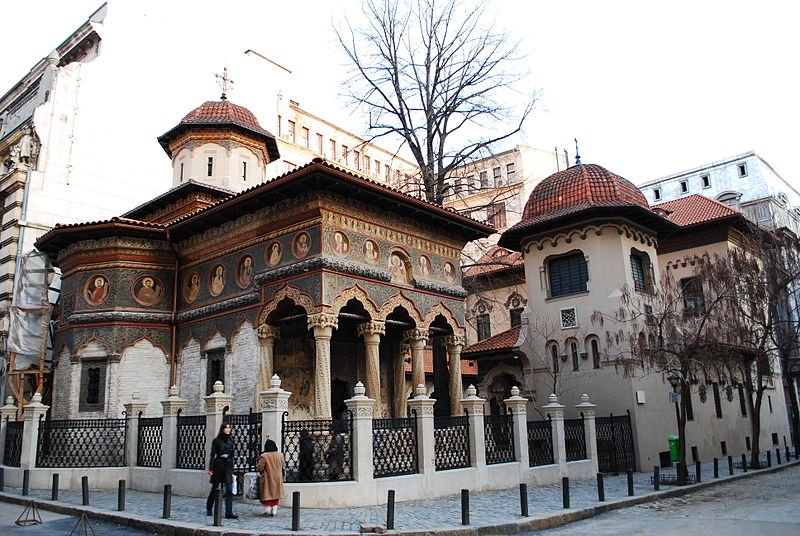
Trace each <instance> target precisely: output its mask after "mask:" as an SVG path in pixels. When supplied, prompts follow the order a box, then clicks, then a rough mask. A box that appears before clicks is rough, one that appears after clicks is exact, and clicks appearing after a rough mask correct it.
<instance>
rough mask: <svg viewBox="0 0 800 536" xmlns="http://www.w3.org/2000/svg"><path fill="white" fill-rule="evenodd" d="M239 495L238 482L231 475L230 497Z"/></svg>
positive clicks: (234, 476)
mask: <svg viewBox="0 0 800 536" xmlns="http://www.w3.org/2000/svg"><path fill="white" fill-rule="evenodd" d="M238 494H239V482H238V479H237V478H236V475H233V482H231V495H238Z"/></svg>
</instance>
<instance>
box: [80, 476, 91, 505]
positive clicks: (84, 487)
mask: <svg viewBox="0 0 800 536" xmlns="http://www.w3.org/2000/svg"><path fill="white" fill-rule="evenodd" d="M81 495H82V497H83V505H84V506H89V477H88V476H82V477H81Z"/></svg>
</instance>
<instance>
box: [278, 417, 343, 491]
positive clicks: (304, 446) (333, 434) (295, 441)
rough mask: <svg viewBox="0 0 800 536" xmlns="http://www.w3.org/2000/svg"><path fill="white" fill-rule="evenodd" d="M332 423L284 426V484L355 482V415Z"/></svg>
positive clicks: (298, 423)
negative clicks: (333, 481)
mask: <svg viewBox="0 0 800 536" xmlns="http://www.w3.org/2000/svg"><path fill="white" fill-rule="evenodd" d="M344 415H345V417H344V418H341V419H333V420H313V421H290V420H288V419H287V417H288V416H289V414H288V413H287V412H284V414H283V420H282V423H281V436H282V440H283V455H284V458H285V459H286V473H285V476H284V481H285V482H325V481H331V480H353V448H352V441H353V414H352V413H351V412H350V411H348V412H346V413H345V414H344Z"/></svg>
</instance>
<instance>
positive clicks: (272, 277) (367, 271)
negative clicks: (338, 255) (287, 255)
mask: <svg viewBox="0 0 800 536" xmlns="http://www.w3.org/2000/svg"><path fill="white" fill-rule="evenodd" d="M317 270H330V271H332V272H338V273H340V274H347V275H355V276H359V277H364V278H366V279H374V280H375V281H384V282H389V280H391V275H390V274H389V272H387V271H384V270H378V269H376V268H370V267H368V266H363V265H361V264H356V263H353V262H349V261H345V260H341V259H333V258H330V257H314V258H311V259H307V260H304V261H301V262H296V263H293V264H290V265H289V266H283V267H281V268H277V269H275V270H270V271H268V272H263V273H260V274H258V275H256V276H255V281H256V283H257V284H258V285H262V286H263V285H267V284H269V283H271V282H273V281H278V280H281V279H285V278H287V277H290V276H293V275H299V274H303V273H306V272H313V271H317Z"/></svg>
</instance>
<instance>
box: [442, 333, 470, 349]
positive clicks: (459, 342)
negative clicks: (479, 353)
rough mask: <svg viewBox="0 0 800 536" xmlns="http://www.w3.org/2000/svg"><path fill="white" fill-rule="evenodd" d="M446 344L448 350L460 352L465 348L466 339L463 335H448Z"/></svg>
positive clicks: (445, 340) (445, 339)
mask: <svg viewBox="0 0 800 536" xmlns="http://www.w3.org/2000/svg"><path fill="white" fill-rule="evenodd" d="M444 343H445V344H446V345H447V349H448V350H450V351H453V350H456V349H457V350H458V351H460V350H461V349H462V348H464V345H465V343H466V339H465V338H464V336H463V335H448V336H447V337H445V338H444Z"/></svg>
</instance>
